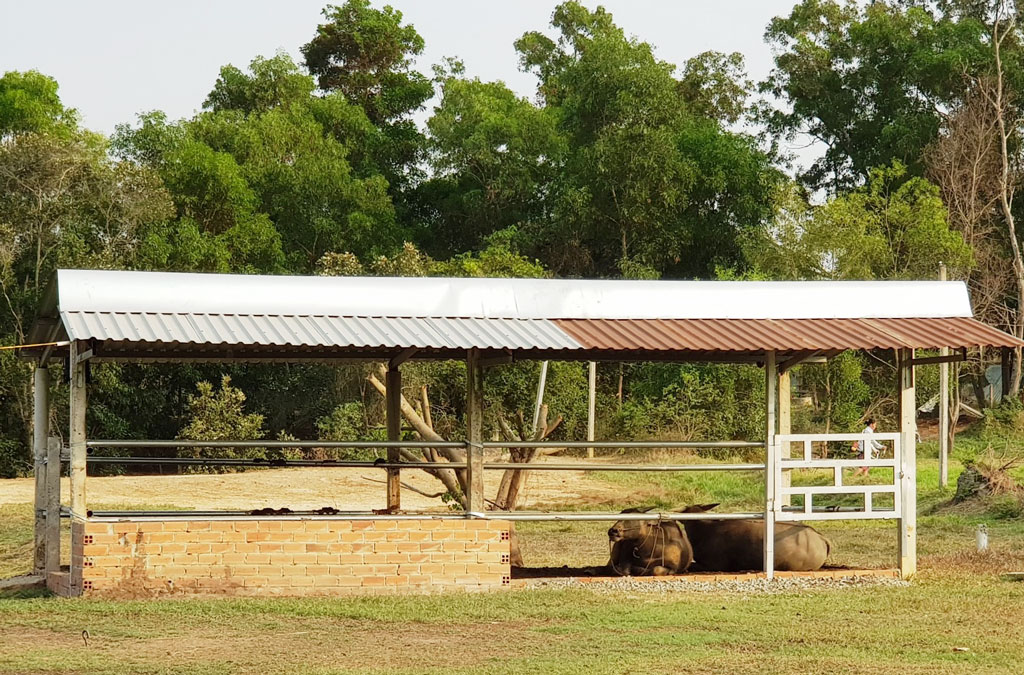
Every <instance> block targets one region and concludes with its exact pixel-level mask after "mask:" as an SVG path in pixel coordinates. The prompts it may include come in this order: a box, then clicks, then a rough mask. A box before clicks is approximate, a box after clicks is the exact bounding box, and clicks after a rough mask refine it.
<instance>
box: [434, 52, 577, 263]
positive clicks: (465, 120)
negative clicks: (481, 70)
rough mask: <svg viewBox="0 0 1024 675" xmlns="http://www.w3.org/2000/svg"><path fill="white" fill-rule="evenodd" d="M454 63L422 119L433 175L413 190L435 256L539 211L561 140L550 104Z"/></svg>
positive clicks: (471, 245) (478, 241) (469, 246)
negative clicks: (468, 74) (467, 73)
mask: <svg viewBox="0 0 1024 675" xmlns="http://www.w3.org/2000/svg"><path fill="white" fill-rule="evenodd" d="M453 70H454V72H452V73H450V74H446V75H445V76H444V77H443V79H442V81H441V101H440V103H439V104H438V106H437V107H436V108H435V109H434V114H433V116H431V118H430V119H429V120H428V121H427V129H428V130H429V132H430V145H429V150H430V154H429V159H430V166H431V168H432V169H433V176H432V178H431V179H430V180H428V181H426V182H425V183H424V184H423V185H421V186H420V187H419V188H418V189H417V195H416V196H417V198H418V202H419V204H420V208H421V209H422V211H421V218H422V219H423V221H425V222H424V227H425V228H426V229H425V234H424V237H423V244H424V247H425V248H426V250H428V251H429V252H430V253H431V254H432V255H436V256H440V257H447V256H451V255H454V254H457V253H461V252H464V251H466V250H473V249H477V248H479V247H480V246H481V245H482V244H483V241H484V239H485V238H486V237H487V236H488V235H490V234H491V233H492V232H495V231H497V230H503V229H506V228H509V227H513V226H516V225H517V224H524V223H527V224H528V223H531V222H536V221H538V220H539V219H540V218H542V217H543V215H544V199H543V193H544V191H545V190H546V188H547V186H548V185H549V184H550V181H551V177H552V175H553V171H554V169H555V167H556V166H557V163H558V161H559V159H560V157H561V155H562V153H563V151H564V147H565V144H564V141H563V139H562V137H561V136H560V135H559V133H558V131H557V129H556V123H555V119H554V116H553V115H552V114H551V111H549V110H545V109H542V108H538V107H537V106H535V105H533V104H532V103H531V102H529V101H528V100H526V99H525V98H522V97H519V96H516V95H515V94H514V93H513V92H512V91H511V90H510V89H509V88H508V87H507V86H505V85H504V84H503V83H501V82H481V81H480V80H478V79H472V80H468V79H463V78H462V77H460V76H459V75H460V74H461V71H460V69H459V67H458V66H456V68H454V69H453Z"/></svg>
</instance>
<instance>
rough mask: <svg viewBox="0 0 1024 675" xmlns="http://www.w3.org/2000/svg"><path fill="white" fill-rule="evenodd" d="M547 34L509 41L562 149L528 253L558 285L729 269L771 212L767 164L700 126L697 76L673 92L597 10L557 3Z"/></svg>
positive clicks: (746, 147)
mask: <svg viewBox="0 0 1024 675" xmlns="http://www.w3.org/2000/svg"><path fill="white" fill-rule="evenodd" d="M552 25H553V26H554V27H555V28H556V29H557V30H558V32H559V36H558V38H557V41H556V40H553V39H551V38H550V37H548V36H546V35H544V34H542V33H539V32H531V33H527V34H525V35H523V37H522V38H520V39H519V40H518V41H517V42H516V49H517V50H518V52H519V54H520V62H521V65H522V67H523V68H524V69H527V70H529V71H531V72H533V73H535V74H536V75H537V77H538V79H539V87H538V93H539V94H540V96H541V97H542V99H543V101H544V103H545V106H546V108H547V109H548V110H550V112H551V114H552V115H553V117H554V118H555V119H556V120H557V121H558V130H559V131H560V132H561V134H562V135H563V136H564V137H565V139H566V142H567V146H568V147H567V150H566V152H565V158H564V160H563V161H562V162H561V163H560V167H559V171H558V172H557V175H556V176H555V178H554V179H553V181H552V185H551V187H550V189H549V190H548V194H549V195H550V196H549V198H548V200H549V204H550V205H549V206H548V207H547V209H546V213H547V214H548V217H547V218H546V219H545V221H544V223H542V225H541V226H540V227H537V228H534V233H533V237H534V239H535V246H536V250H537V251H538V253H539V252H540V251H544V254H543V258H544V260H545V262H546V263H547V264H548V265H549V266H550V267H551V268H552V269H553V270H554V271H555V272H557V273H559V274H580V275H594V274H596V275H607V276H611V275H615V274H616V273H617V272H618V270H619V268H620V266H621V262H620V261H631V262H632V263H635V264H640V265H642V266H645V267H648V268H651V269H653V270H655V271H656V272H658V273H661V274H665V275H666V276H688V277H693V276H707V275H709V274H711V273H712V271H713V269H714V267H715V266H716V264H726V265H729V264H735V263H736V262H737V260H738V259H739V249H738V246H737V244H736V238H737V235H738V234H739V232H740V231H741V230H742V229H743V228H745V227H747V226H752V225H754V224H756V223H759V222H762V221H763V219H765V218H766V217H768V216H769V215H770V213H771V205H770V199H771V195H772V186H773V185H774V184H775V183H776V182H777V181H778V177H779V174H778V173H777V172H776V171H775V169H774V168H773V167H772V165H771V159H770V157H769V156H768V155H766V154H765V153H763V152H761V151H760V150H758V148H757V147H756V144H755V143H754V142H753V141H752V139H750V138H747V137H744V136H741V135H738V134H733V133H730V132H727V131H725V130H724V129H723V128H722V126H721V124H720V122H719V121H718V120H717V119H711V118H708V117H704V116H703V115H704V114H707V113H708V111H709V110H710V109H711V107H712V106H710V105H709V98H708V97H707V96H706V95H705V94H706V92H705V91H704V90H703V85H698V84H697V82H698V80H701V78H700V77H698V75H697V74H696V65H695V67H694V68H695V70H694V71H692V72H691V73H690V79H689V82H688V83H687V84H685V85H684V84H681V83H680V81H678V80H676V79H675V78H674V76H673V73H674V71H675V67H674V66H673V65H672V64H669V63H666V62H663V61H659V60H658V59H656V58H655V57H654V54H653V51H652V49H651V46H650V45H648V44H647V43H644V42H640V41H638V40H636V39H632V38H628V37H626V36H625V34H624V33H623V31H622V29H621V28H619V27H618V26H616V25H615V24H614V22H613V21H612V17H611V15H610V14H608V13H607V12H606V11H605V10H604V9H603V8H598V9H596V10H594V11H590V10H588V9H587V8H585V7H583V6H582V5H580V4H579V3H577V2H566V3H563V4H561V5H559V6H558V7H557V8H556V9H555V12H554V15H553V18H552ZM715 88H717V89H719V90H721V89H722V88H721V87H720V86H718V85H716V87H715ZM686 95H692V96H695V97H697V98H695V99H694V101H693V105H692V106H691V105H690V102H689V101H688V100H687V99H686V98H685V97H684V96H686ZM726 98H727V97H723V100H725V99H726ZM712 99H714V97H712ZM714 114H716V115H718V114H720V112H719V111H715V113H714Z"/></svg>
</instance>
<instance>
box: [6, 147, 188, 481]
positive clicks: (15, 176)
mask: <svg viewBox="0 0 1024 675" xmlns="http://www.w3.org/2000/svg"><path fill="white" fill-rule="evenodd" d="M172 212H173V210H172V205H171V200H170V197H169V195H168V194H167V192H166V191H165V190H164V189H163V187H162V186H161V185H160V181H159V178H158V177H157V176H156V174H155V173H154V172H152V171H151V170H149V169H147V168H145V167H141V166H139V165H137V164H135V163H133V162H115V161H113V160H112V159H111V157H110V155H109V153H108V147H107V144H106V142H105V140H104V139H102V138H101V137H99V136H96V135H93V134H89V133H85V132H80V131H75V132H73V133H70V134H63V133H62V134H61V135H49V134H37V133H28V132H26V133H20V134H17V135H12V136H8V137H6V138H4V139H3V140H0V303H2V306H3V310H2V311H0V344H5V345H11V344H24V343H25V338H26V335H27V332H28V329H29V327H30V325H31V322H32V320H33V319H34V318H35V316H36V310H37V307H38V303H39V300H40V298H41V297H42V294H43V291H44V290H45V288H46V286H47V285H48V284H49V282H50V279H51V278H52V276H53V272H54V270H56V269H57V268H58V267H78V268H108V269H109V268H113V269H118V268H126V267H134V266H136V265H137V264H138V262H139V259H138V242H139V239H140V237H142V236H143V233H144V232H146V231H147V229H148V228H150V227H154V226H158V225H159V224H160V223H163V222H165V221H166V220H167V219H169V218H170V217H171V216H172ZM30 374H31V368H30V366H29V365H28V364H26V363H23V362H19V361H18V360H17V357H16V356H15V353H14V352H11V351H8V352H3V353H2V354H0V445H4V447H7V446H8V444H10V443H16V444H17V451H15V450H11V449H10V448H9V447H8V450H7V451H5V452H3V454H5V455H7V456H8V457H20V458H22V460H23V461H22V462H21V465H22V466H24V464H25V462H24V460H25V459H27V458H28V456H29V455H28V452H29V451H28V448H29V438H30V434H31V421H32V387H31V377H30ZM0 451H2V449H0ZM0 461H2V460H0ZM4 471H5V469H4V468H3V467H0V472H4Z"/></svg>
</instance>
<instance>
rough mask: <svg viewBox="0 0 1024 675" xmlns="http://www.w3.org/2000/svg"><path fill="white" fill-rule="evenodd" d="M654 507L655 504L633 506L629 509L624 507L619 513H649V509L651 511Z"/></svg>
mask: <svg viewBox="0 0 1024 675" xmlns="http://www.w3.org/2000/svg"><path fill="white" fill-rule="evenodd" d="M653 508H654V507H653V506H646V507H640V506H631V507H629V508H628V509H622V510H621V511H619V513H647V512H648V511H650V510H651V509H653Z"/></svg>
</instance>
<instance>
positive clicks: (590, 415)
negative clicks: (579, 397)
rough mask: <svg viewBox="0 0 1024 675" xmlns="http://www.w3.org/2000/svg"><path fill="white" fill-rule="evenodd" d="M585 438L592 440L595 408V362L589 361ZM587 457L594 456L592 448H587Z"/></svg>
mask: <svg viewBox="0 0 1024 675" xmlns="http://www.w3.org/2000/svg"><path fill="white" fill-rule="evenodd" d="M587 392H588V394H587V395H588V398H587V440H588V441H593V440H594V412H595V409H596V408H597V362H596V361H591V362H590V377H589V378H588V382H587ZM587 457H589V458H591V459H593V458H594V448H587Z"/></svg>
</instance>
